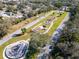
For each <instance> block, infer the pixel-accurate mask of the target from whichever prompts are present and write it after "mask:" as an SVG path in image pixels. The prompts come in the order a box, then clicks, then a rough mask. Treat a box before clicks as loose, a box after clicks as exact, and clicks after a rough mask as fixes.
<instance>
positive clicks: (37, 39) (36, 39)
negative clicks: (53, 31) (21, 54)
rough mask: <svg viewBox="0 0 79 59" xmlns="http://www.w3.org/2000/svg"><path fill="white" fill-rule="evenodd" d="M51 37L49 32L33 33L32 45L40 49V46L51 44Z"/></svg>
mask: <svg viewBox="0 0 79 59" xmlns="http://www.w3.org/2000/svg"><path fill="white" fill-rule="evenodd" d="M49 41H50V38H49V36H48V35H47V34H39V33H31V40H30V43H29V44H30V47H31V48H33V49H38V47H43V46H45V45H46V44H49Z"/></svg>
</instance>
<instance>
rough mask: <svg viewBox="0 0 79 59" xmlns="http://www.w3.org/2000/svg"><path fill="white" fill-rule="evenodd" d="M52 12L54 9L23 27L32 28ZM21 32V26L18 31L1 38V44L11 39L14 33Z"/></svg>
mask: <svg viewBox="0 0 79 59" xmlns="http://www.w3.org/2000/svg"><path fill="white" fill-rule="evenodd" d="M52 13H53V11H51V12H50V13H48V14H46V15H45V16H42V17H40V18H38V19H37V20H35V21H33V22H31V23H29V24H27V25H25V26H24V27H22V28H26V29H28V28H30V27H31V26H33V25H35V24H36V23H38V22H39V21H41V20H42V19H44V18H46V17H47V16H49V15H50V14H52ZM19 33H21V28H20V29H18V30H17V31H15V32H13V33H11V34H10V35H8V36H6V37H3V38H2V39H1V40H0V46H1V45H2V44H4V43H5V42H7V41H8V40H10V39H11V38H13V35H15V34H19Z"/></svg>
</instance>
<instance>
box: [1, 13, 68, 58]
mask: <svg viewBox="0 0 79 59" xmlns="http://www.w3.org/2000/svg"><path fill="white" fill-rule="evenodd" d="M48 13H49V12H48ZM66 14H67V13H66V12H65V13H64V14H63V15H61V17H58V19H57V21H56V22H55V23H54V25H53V26H52V28H51V29H50V31H49V33H48V34H49V35H51V34H52V33H53V32H54V31H55V30H56V29H57V27H58V26H59V24H60V23H61V21H62V20H63V19H64V17H65V16H66ZM52 15H53V14H52ZM50 17H51V15H50V16H48V17H46V18H45V19H43V20H41V21H40V22H38V23H37V24H35V25H34V26H32V27H30V28H29V29H27V32H29V31H30V30H31V29H32V28H34V27H35V26H37V25H38V24H40V23H43V22H44V21H45V20H47V19H49V18H50ZM29 37H30V34H29V33H25V34H24V35H22V36H19V37H15V38H12V39H11V40H9V41H7V42H6V43H4V44H3V45H2V46H0V59H3V56H2V55H3V50H4V48H5V47H6V46H7V45H9V44H11V43H14V42H17V41H19V40H27V38H29ZM36 55H37V53H36V54H34V55H33V56H32V57H33V59H34V58H35V56H36Z"/></svg>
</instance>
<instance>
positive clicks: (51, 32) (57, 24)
mask: <svg viewBox="0 0 79 59" xmlns="http://www.w3.org/2000/svg"><path fill="white" fill-rule="evenodd" d="M66 15H67V12H64V14H63V15H61V16H60V17H58V18H57V20H56V21H55V22H54V24H53V26H52V28H51V29H50V31H49V32H48V34H49V35H50V36H51V35H52V34H53V32H54V31H55V30H56V29H57V27H58V26H59V25H60V23H61V22H62V21H63V19H64V17H65V16H66Z"/></svg>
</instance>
